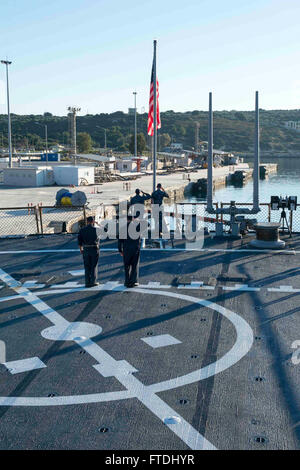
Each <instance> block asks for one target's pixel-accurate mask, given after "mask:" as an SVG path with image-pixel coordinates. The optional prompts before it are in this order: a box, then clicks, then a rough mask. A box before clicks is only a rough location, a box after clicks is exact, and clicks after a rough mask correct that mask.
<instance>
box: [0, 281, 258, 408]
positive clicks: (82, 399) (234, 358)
mask: <svg viewBox="0 0 300 470" xmlns="http://www.w3.org/2000/svg"><path fill="white" fill-rule="evenodd" d="M72 292H74V289H72ZM130 292H137V293H143V294H150V295H163V296H168V297H174V298H177V299H181V300H186V301H188V302H192V303H196V304H199V305H201V306H204V307H207V308H209V309H211V310H215V311H217V312H219V313H220V314H221V315H223V316H224V317H226V318H227V319H228V320H229V321H231V323H232V324H233V326H234V327H235V330H236V342H235V344H234V345H233V347H232V348H231V349H230V350H229V351H228V352H227V353H226V354H225V355H224V356H223V357H221V358H220V359H218V360H217V361H216V362H214V363H212V364H209V365H207V366H205V367H203V368H200V369H197V370H195V371H194V372H190V373H188V374H185V375H182V376H180V377H176V378H174V379H170V380H166V381H163V382H159V383H156V384H152V385H148V386H147V387H146V388H148V389H149V390H151V392H154V393H158V392H162V391H166V390H170V389H174V388H177V387H181V386H183V385H188V384H191V383H193V382H197V381H200V380H204V379H206V378H208V377H211V376H213V375H216V374H218V373H220V372H223V371H224V370H226V369H228V368H229V367H231V366H233V365H234V364H236V363H237V362H238V361H239V360H240V359H242V357H244V356H245V355H246V354H247V353H248V351H249V350H250V349H251V346H252V343H253V331H252V329H251V327H250V326H249V324H248V323H247V322H246V321H245V320H244V319H243V318H242V317H240V316H239V315H237V314H236V313H234V312H232V311H231V310H228V309H227V308H225V307H222V306H221V305H218V304H216V303H214V302H211V301H209V300H206V299H199V298H197V297H192V296H190V295H184V294H178V293H177V292H165V291H152V290H146V289H130ZM70 325H72V324H70ZM93 326H97V325H93ZM98 328H100V329H101V327H98ZM60 329H61V328H60ZM64 329H65V330H66V328H65V327H64ZM51 330H53V332H55V334H54V336H56V334H57V335H58V336H60V335H59V332H58V331H59V329H58V328H57V327H56V326H54V327H53V326H52V327H49V328H47V329H46V330H43V332H42V333H43V334H42V335H43V336H44V337H46V336H45V332H47V331H48V332H50V334H51ZM61 330H62V331H61V334H62V332H63V329H61ZM56 332H57V333H56ZM46 334H47V333H46ZM97 334H98V333H97ZM75 336H79V335H78V331H77V332H76V334H75ZM85 336H86V335H85ZM47 339H53V340H55V339H58V338H56V337H53V338H52V337H50V336H49V337H47ZM74 340H75V338H74ZM75 341H76V342H77V338H76V340H75ZM78 342H79V341H78ZM80 345H81V346H82V344H80ZM82 347H83V349H85V348H84V345H83V346H82ZM133 396H134V395H133V394H131V393H130V392H129V391H128V390H125V391H119V392H106V393H99V394H97V393H96V394H89V395H70V396H61V397H53V398H48V397H0V406H47V405H49V406H54V405H73V404H78V403H91V402H93V403H95V402H101V401H110V400H111V401H114V400H121V399H127V398H130V397H133ZM54 398H55V400H54Z"/></svg>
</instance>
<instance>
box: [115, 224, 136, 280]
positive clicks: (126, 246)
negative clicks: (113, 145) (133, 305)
mask: <svg viewBox="0 0 300 470" xmlns="http://www.w3.org/2000/svg"><path fill="white" fill-rule="evenodd" d="M130 223H132V224H135V226H136V227H135V229H136V230H135V232H136V233H135V235H136V238H133V237H131V236H130V230H129V225H130ZM139 230H140V228H139V220H138V219H134V218H133V217H132V216H128V217H127V238H123V239H122V238H119V240H118V250H119V253H120V254H121V256H123V261H124V270H125V283H124V285H125V286H126V287H136V286H138V285H139V283H138V276H139V261H140V250H141V235H140V232H139Z"/></svg>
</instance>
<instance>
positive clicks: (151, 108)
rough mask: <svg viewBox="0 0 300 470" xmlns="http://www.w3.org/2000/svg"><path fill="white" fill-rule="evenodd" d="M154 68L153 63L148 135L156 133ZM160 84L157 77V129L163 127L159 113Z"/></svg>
mask: <svg viewBox="0 0 300 470" xmlns="http://www.w3.org/2000/svg"><path fill="white" fill-rule="evenodd" d="M153 82H154V68H153V65H152V73H151V83H150V98H149V113H148V135H153V134H154V124H153V119H154V96H153V95H154V86H153ZM158 98H159V86H158V80H157V79H156V129H160V128H161V123H160V115H159V101H158Z"/></svg>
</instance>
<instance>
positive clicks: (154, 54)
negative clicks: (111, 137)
mask: <svg viewBox="0 0 300 470" xmlns="http://www.w3.org/2000/svg"><path fill="white" fill-rule="evenodd" d="M153 45H154V53H153V159H152V162H153V191H155V189H156V152H157V115H156V108H157V99H156V92H157V90H156V40H154V41H153Z"/></svg>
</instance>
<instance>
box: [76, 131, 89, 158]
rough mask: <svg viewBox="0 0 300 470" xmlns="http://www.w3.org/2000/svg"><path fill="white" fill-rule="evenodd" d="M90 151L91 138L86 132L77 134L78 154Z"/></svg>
mask: <svg viewBox="0 0 300 470" xmlns="http://www.w3.org/2000/svg"><path fill="white" fill-rule="evenodd" d="M91 149H92V138H91V136H90V134H88V133H87V132H79V133H78V134H77V150H78V152H79V153H87V152H90V151H91Z"/></svg>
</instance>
